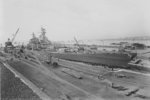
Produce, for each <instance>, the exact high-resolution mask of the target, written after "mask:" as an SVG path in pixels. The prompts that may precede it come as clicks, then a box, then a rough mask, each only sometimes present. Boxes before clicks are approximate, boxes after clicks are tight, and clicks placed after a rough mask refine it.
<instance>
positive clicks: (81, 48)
mask: <svg viewBox="0 0 150 100" xmlns="http://www.w3.org/2000/svg"><path fill="white" fill-rule="evenodd" d="M74 40H75V42H76V44H77V46H78V47H79V48H78V50H79V51H84V47H81V46H80V45H79V42H78V41H77V39H76V38H75V37H74Z"/></svg>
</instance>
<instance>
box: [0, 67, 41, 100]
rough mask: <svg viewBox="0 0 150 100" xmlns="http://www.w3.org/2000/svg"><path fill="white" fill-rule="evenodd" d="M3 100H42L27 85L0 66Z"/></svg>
mask: <svg viewBox="0 0 150 100" xmlns="http://www.w3.org/2000/svg"><path fill="white" fill-rule="evenodd" d="M0 69H1V70H0V71H1V75H0V76H1V77H0V78H1V100H41V99H40V98H39V97H38V96H37V95H36V94H35V93H34V92H33V91H32V90H31V89H30V88H29V87H28V86H27V85H25V84H24V83H23V82H22V81H21V80H20V79H19V78H16V77H15V75H14V74H13V73H12V72H11V71H9V70H8V69H7V68H5V67H4V66H3V65H2V64H0Z"/></svg>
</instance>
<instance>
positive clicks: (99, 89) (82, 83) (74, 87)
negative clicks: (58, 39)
mask: <svg viewBox="0 0 150 100" xmlns="http://www.w3.org/2000/svg"><path fill="white" fill-rule="evenodd" d="M43 35H45V32H44V33H43ZM41 37H45V36H41ZM35 40H37V38H36V37H35V36H34V35H33V40H31V41H30V44H32V43H33V41H34V42H36V41H35ZM37 43H38V42H37ZM48 44H50V41H48ZM37 45H38V46H37ZM37 45H29V47H28V48H30V49H32V50H30V49H22V48H23V47H22V48H21V49H20V51H17V49H16V50H15V49H12V50H11V51H9V50H8V48H5V49H6V51H7V52H4V51H3V50H1V52H0V66H1V69H3V70H4V69H5V70H7V71H5V74H2V75H1V77H5V76H8V75H7V74H8V73H10V74H9V75H11V76H12V77H11V78H9V79H10V80H8V79H3V78H2V80H1V82H2V87H5V88H2V89H1V92H2V95H1V98H2V100H5V99H27V100H30V99H35V100H149V99H150V73H149V70H147V72H146V71H145V70H144V71H142V69H141V71H139V70H138V71H137V70H130V69H128V68H122V66H120V65H123V66H126V64H127V65H128V62H129V61H128V59H127V60H126V58H125V57H123V58H124V59H119V58H117V57H118V56H117V57H116V59H118V62H119V61H120V62H121V63H117V62H115V61H117V60H114V61H113V60H112V62H108V63H107V60H106V59H108V58H107V56H106V55H104V57H101V58H100V59H99V58H98V57H97V59H99V60H100V61H101V62H100V61H97V60H94V59H95V58H92V57H93V55H94V54H93V55H92V56H91V55H90V56H91V57H88V56H86V57H85V55H86V54H83V53H82V54H81V55H80V56H78V57H77V54H75V53H73V55H70V54H69V53H68V54H67V53H66V54H65V55H66V56H65V55H61V54H60V53H56V51H55V53H54V51H49V50H47V49H43V48H45V47H47V46H48V45H47V44H45V43H42V46H41V44H40V43H38V44H37ZM31 46H32V47H31ZM34 47H35V48H36V50H34ZM37 47H39V48H40V50H39V48H37ZM37 49H38V50H37ZM12 51H13V52H12ZM54 54H57V55H54ZM87 55H88V54H87ZM96 56H97V55H96V54H95V56H94V57H96ZM69 57H70V58H69ZM76 57H77V58H76ZM104 58H106V59H104ZM91 59H92V60H93V61H92V60H91ZM111 59H113V58H111ZM90 61H92V64H91V62H90ZM94 61H95V62H94ZM109 61H111V60H109ZM124 61H125V63H124ZM102 62H103V63H102ZM94 63H95V64H94ZM115 63H116V64H117V65H115ZM118 64H119V65H118ZM110 65H112V66H111V67H110ZM115 66H117V67H115ZM134 66H136V65H134ZM132 67H133V66H132ZM136 67H137V66H136ZM3 70H1V71H3ZM2 73H4V72H2ZM13 78H14V80H16V81H18V82H20V83H18V82H11V79H13ZM3 82H4V83H3ZM8 82H9V84H12V83H13V85H11V86H10V85H8ZM16 83H18V84H16ZM19 84H22V86H24V88H20V89H21V90H17V89H15V88H16V87H18V88H19ZM6 87H7V88H6ZM10 88H12V89H10ZM8 91H9V94H7V92H8ZM13 91H19V92H18V94H19V93H20V95H21V96H15V95H16V94H15V93H13ZM20 91H22V92H20ZM24 91H26V92H24ZM8 95H10V97H9V96H8ZM11 95H12V96H11ZM25 95H26V96H25ZM29 95H30V96H29Z"/></svg>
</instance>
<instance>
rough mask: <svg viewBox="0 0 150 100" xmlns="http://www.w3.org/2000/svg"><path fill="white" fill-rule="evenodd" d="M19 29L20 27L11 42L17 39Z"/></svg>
mask: <svg viewBox="0 0 150 100" xmlns="http://www.w3.org/2000/svg"><path fill="white" fill-rule="evenodd" d="M18 31H19V28H18V29H17V31H16V33H15V35H14V36H13V38H12V40H11V42H13V41H14V40H15V38H16V36H17V33H18Z"/></svg>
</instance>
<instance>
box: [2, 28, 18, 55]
mask: <svg viewBox="0 0 150 100" xmlns="http://www.w3.org/2000/svg"><path fill="white" fill-rule="evenodd" d="M18 31H19V28H18V29H17V31H16V32H15V34H14V35H13V38H12V39H11V40H10V39H8V41H7V42H5V48H4V51H5V52H6V53H12V52H13V50H14V48H15V47H14V45H13V42H14V40H15V38H16V36H17V34H18Z"/></svg>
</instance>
